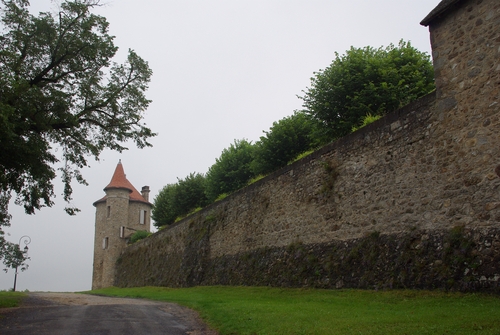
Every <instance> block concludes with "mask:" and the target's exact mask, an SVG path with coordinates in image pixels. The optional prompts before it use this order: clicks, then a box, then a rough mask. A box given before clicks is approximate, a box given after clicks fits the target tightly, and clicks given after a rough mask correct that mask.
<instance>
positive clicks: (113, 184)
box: [94, 160, 149, 206]
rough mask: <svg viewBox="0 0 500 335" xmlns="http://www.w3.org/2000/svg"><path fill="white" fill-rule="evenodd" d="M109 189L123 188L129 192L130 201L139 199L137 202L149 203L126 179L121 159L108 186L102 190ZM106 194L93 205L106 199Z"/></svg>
mask: <svg viewBox="0 0 500 335" xmlns="http://www.w3.org/2000/svg"><path fill="white" fill-rule="evenodd" d="M109 189H125V190H128V191H129V192H130V195H129V199H130V201H139V202H144V203H147V204H149V202H148V201H146V199H144V198H143V196H142V195H141V194H140V193H139V191H137V190H136V189H135V187H134V185H132V183H130V182H129V181H128V179H127V177H126V176H125V171H124V170H123V165H122V162H121V160H120V161H119V162H118V165H116V169H115V173H113V177H112V178H111V181H110V182H109V184H108V186H106V187H105V188H104V191H107V190H109ZM106 199H107V196H104V198H102V199H99V200H97V201H96V202H94V206H95V205H96V204H97V203H99V202H103V201H106Z"/></svg>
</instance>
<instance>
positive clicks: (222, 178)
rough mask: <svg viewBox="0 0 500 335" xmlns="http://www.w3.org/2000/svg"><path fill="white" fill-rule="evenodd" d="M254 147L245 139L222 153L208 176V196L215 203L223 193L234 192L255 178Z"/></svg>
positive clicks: (236, 141) (236, 142)
mask: <svg viewBox="0 0 500 335" xmlns="http://www.w3.org/2000/svg"><path fill="white" fill-rule="evenodd" d="M253 155H254V146H253V145H252V144H251V142H248V141H247V140H245V139H242V140H235V141H234V144H231V145H230V146H229V148H226V149H224V150H223V151H222V154H221V155H220V157H219V158H217V159H216V160H215V164H214V165H212V166H211V167H210V168H209V170H208V173H207V175H206V178H207V180H206V195H207V198H208V200H209V201H210V202H213V201H214V200H215V199H217V197H218V196H219V195H220V194H222V193H231V192H234V191H236V190H238V189H240V188H242V187H244V186H246V184H247V183H248V181H249V180H250V179H251V178H252V177H254V176H255V173H254V172H253V171H252V169H251V163H252V161H253Z"/></svg>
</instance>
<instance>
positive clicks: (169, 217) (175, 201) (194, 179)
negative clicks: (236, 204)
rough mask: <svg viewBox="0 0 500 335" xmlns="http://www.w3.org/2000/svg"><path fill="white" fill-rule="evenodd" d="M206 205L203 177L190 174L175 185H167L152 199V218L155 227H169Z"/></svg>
mask: <svg viewBox="0 0 500 335" xmlns="http://www.w3.org/2000/svg"><path fill="white" fill-rule="evenodd" d="M206 205H208V201H207V197H206V195H205V176H204V175H202V174H200V173H191V174H189V175H188V176H187V177H186V178H184V179H178V181H177V183H176V184H168V185H167V186H165V187H164V188H162V189H161V190H160V192H159V193H158V195H157V196H156V197H155V199H154V206H153V211H152V217H153V220H154V221H155V226H156V227H161V226H164V225H170V224H172V223H174V222H175V220H176V219H177V218H178V217H180V216H184V215H187V214H188V213H190V212H191V211H193V210H194V209H196V208H199V207H204V206H206Z"/></svg>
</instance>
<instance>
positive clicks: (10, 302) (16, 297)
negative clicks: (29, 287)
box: [0, 291, 26, 308]
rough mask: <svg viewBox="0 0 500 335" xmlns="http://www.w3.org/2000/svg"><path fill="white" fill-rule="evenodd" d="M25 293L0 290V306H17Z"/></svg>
mask: <svg viewBox="0 0 500 335" xmlns="http://www.w3.org/2000/svg"><path fill="white" fill-rule="evenodd" d="M25 296H26V293H22V292H10V291H0V308H8V307H17V306H19V302H20V301H21V299H22V298H23V297H25Z"/></svg>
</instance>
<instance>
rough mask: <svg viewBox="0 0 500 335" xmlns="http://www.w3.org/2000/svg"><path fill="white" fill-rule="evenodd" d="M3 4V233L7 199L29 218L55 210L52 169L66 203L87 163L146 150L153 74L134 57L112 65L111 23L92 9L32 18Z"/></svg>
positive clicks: (17, 2) (23, 6)
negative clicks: (108, 154) (108, 153)
mask: <svg viewBox="0 0 500 335" xmlns="http://www.w3.org/2000/svg"><path fill="white" fill-rule="evenodd" d="M0 1H1V7H0V11H1V14H0V15H1V31H0V34H1V35H0V129H1V132H0V146H1V147H2V150H0V223H1V224H3V225H6V224H8V223H9V219H10V216H9V214H8V204H9V200H10V198H11V197H12V196H15V199H16V203H17V204H18V205H22V206H24V209H25V211H26V213H28V214H33V213H34V212H35V211H36V210H37V209H40V208H41V207H44V206H51V205H53V197H54V189H53V180H54V178H55V176H56V171H55V168H54V166H55V164H56V163H57V162H59V161H62V162H63V164H62V166H63V167H62V168H61V175H62V179H63V183H64V185H65V188H64V199H65V200H66V201H68V202H69V201H70V200H71V193H72V189H71V181H72V180H76V181H77V182H80V183H82V184H85V180H84V178H83V177H82V175H81V174H80V172H79V169H81V168H83V167H84V166H86V165H87V159H88V157H89V156H90V157H95V158H96V159H98V157H99V155H100V153H101V152H102V151H103V150H104V149H105V148H109V149H112V150H117V151H121V150H124V149H126V148H125V147H124V142H126V141H128V140H132V141H134V142H135V144H136V145H137V146H138V147H139V148H142V147H145V146H150V143H149V142H148V139H149V138H150V137H152V136H154V135H155V134H154V133H152V131H151V130H150V129H149V128H148V127H146V125H145V124H143V123H142V122H141V120H142V117H143V113H144V111H145V110H146V108H147V107H148V105H149V103H150V101H149V100H148V99H147V98H146V97H145V91H146V90H147V87H148V83H149V80H150V77H151V74H152V72H151V70H150V68H149V66H148V64H147V62H145V61H144V60H143V59H142V58H141V57H139V56H138V55H137V54H136V53H135V52H134V51H132V50H130V51H129V53H128V57H127V60H126V62H125V63H124V64H116V63H112V62H111V59H112V57H113V56H114V55H115V53H116V51H117V47H116V46H115V45H114V44H113V36H110V35H109V34H108V22H107V21H106V19H105V18H104V17H102V16H98V15H95V14H93V13H92V12H91V11H92V9H93V8H94V7H95V6H98V5H99V0H75V1H65V2H63V3H61V4H60V5H59V12H58V13H54V14H52V13H40V14H39V15H38V16H34V15H31V14H30V12H29V10H28V9H29V1H28V0H0ZM67 211H68V213H70V214H74V212H75V211H77V209H75V208H67ZM2 244H5V240H4V239H3V236H0V246H1V245H2ZM0 257H1V255H0Z"/></svg>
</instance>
